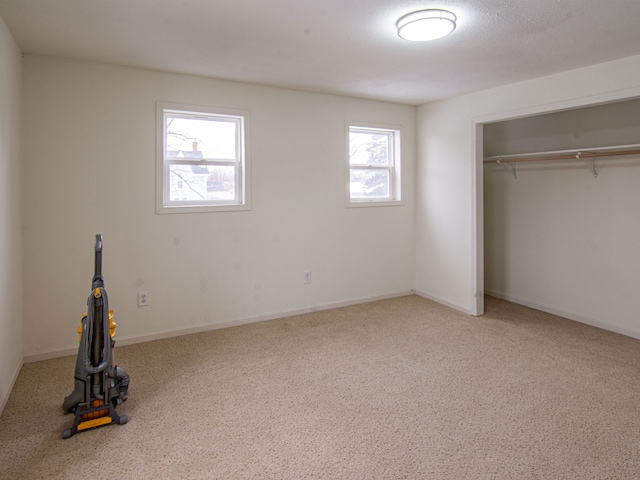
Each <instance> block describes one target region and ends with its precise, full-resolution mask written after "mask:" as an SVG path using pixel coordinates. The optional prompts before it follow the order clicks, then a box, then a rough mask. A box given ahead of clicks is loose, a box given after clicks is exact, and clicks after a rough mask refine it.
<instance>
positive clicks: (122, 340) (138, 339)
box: [24, 290, 415, 363]
mask: <svg viewBox="0 0 640 480" xmlns="http://www.w3.org/2000/svg"><path fill="white" fill-rule="evenodd" d="M414 293H415V292H414V291H413V290H409V291H405V292H398V293H393V294H389V295H376V296H371V297H362V298H356V299H352V300H347V301H343V302H336V303H327V304H324V305H317V306H314V307H306V308H300V309H296V310H289V311H286V312H280V313H272V314H266V315H256V316H252V317H246V318H240V319H237V320H231V321H228V322H222V323H214V324H200V325H196V326H193V327H188V328H176V329H170V330H164V331H161V332H157V333H152V334H150V335H137V336H131V337H118V339H117V344H116V345H117V346H125V345H134V344H136V343H145V342H152V341H155V340H164V339H165V338H172V337H180V336H183V335H192V334H194V333H202V332H208V331H211V330H219V329H222V328H229V327H238V326H240V325H248V324H250V323H258V322H265V321H268V320H275V319H277V318H286V317H293V316H295V315H303V314H305V313H313V312H319V311H322V310H331V309H333V308H341V307H348V306H350V305H358V304H361V303H369V302H375V301H378V300H387V299H389V298H398V297H406V296H407V295H413V294H414ZM77 353H78V347H77V346H75V347H70V348H64V349H60V350H52V351H49V352H42V353H37V354H35V355H26V356H25V357H24V363H31V362H39V361H42V360H50V359H52V358H59V357H66V356H69V355H76V354H77Z"/></svg>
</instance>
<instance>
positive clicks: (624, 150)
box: [484, 144, 640, 178]
mask: <svg viewBox="0 0 640 480" xmlns="http://www.w3.org/2000/svg"><path fill="white" fill-rule="evenodd" d="M623 155H640V144H633V145H617V146H612V147H601V148H584V149H573V150H556V151H550V152H535V153H521V154H515V155H496V156H492V157H485V159H484V163H485V164H491V163H497V164H500V165H502V166H504V167H505V168H506V169H507V170H509V171H510V172H511V174H512V175H513V177H514V178H518V173H517V164H518V163H533V162H543V161H563V160H564V161H567V160H582V161H583V162H585V163H586V164H587V166H588V167H589V169H590V170H591V173H593V176H594V177H597V176H598V172H597V169H596V159H598V158H604V159H607V158H610V157H619V156H623Z"/></svg>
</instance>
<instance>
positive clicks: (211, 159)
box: [156, 103, 251, 213]
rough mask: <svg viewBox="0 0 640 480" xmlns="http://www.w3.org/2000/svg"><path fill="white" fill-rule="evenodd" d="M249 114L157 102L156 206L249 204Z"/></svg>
mask: <svg viewBox="0 0 640 480" xmlns="http://www.w3.org/2000/svg"><path fill="white" fill-rule="evenodd" d="M248 119H249V114H248V112H246V111H243V110H229V109H219V108H211V107H200V106H198V107H196V106H190V105H189V106H186V105H175V104H166V103H158V107H157V123H158V139H159V142H160V144H159V145H158V167H157V193H156V197H157V198H156V212H157V213H173V212H211V211H229V210H248V209H250V207H251V204H250V200H249V188H248V179H249V161H248V152H247V145H248V142H247V138H248V135H247V131H248Z"/></svg>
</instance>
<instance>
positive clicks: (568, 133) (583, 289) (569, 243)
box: [483, 99, 640, 338]
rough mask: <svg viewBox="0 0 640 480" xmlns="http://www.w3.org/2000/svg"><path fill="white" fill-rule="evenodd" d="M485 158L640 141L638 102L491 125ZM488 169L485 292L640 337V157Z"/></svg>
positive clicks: (487, 130) (486, 134)
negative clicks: (513, 169)
mask: <svg viewBox="0 0 640 480" xmlns="http://www.w3.org/2000/svg"><path fill="white" fill-rule="evenodd" d="M483 130H484V135H483V137H484V138H483V143H484V156H485V158H487V157H495V156H507V155H519V154H530V153H531V154H535V153H537V152H548V151H558V150H572V149H584V150H588V149H592V150H593V149H597V148H598V147H600V148H602V147H610V146H617V145H633V144H639V143H640V99H633V100H628V101H624V102H617V103H610V104H604V105H596V106H591V107H586V108H581V109H575V110H567V111H561V112H554V113H549V114H544V115H537V116H533V117H527V118H520V119H515V120H508V121H503V122H496V123H491V124H486V125H484V129H483ZM597 169H598V176H597V178H594V176H593V175H592V174H591V172H590V171H589V169H588V168H587V166H585V164H584V163H582V162H580V161H579V160H577V161H576V160H574V161H558V162H532V163H522V164H519V165H518V175H517V177H518V178H517V179H514V176H513V175H512V173H510V172H509V171H508V170H507V169H506V168H504V167H503V166H502V165H499V164H487V165H485V167H484V232H485V238H484V244H485V258H484V262H485V292H486V293H487V294H489V295H495V296H498V297H502V298H506V299H509V300H511V301H514V302H516V303H521V304H524V305H528V306H531V307H534V308H537V309H540V310H544V311H548V312H551V313H556V314H559V315H562V316H564V317H567V318H571V319H574V320H578V321H582V322H584V323H588V324H592V325H596V326H599V327H603V328H606V329H609V330H613V331H617V332H619V333H623V334H626V335H630V336H633V337H636V338H640V295H638V294H637V286H638V284H640V215H639V214H638V206H640V188H639V186H640V155H626V156H621V157H616V158H610V159H607V161H606V162H604V161H601V162H598V164H597Z"/></svg>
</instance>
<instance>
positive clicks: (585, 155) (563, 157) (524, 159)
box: [484, 149, 640, 163]
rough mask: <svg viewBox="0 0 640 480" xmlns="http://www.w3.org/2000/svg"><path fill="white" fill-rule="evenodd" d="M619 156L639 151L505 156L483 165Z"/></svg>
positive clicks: (577, 151)
mask: <svg viewBox="0 0 640 480" xmlns="http://www.w3.org/2000/svg"><path fill="white" fill-rule="evenodd" d="M620 155H640V149H634V150H612V151H608V152H588V151H587V152H582V151H579V150H576V151H575V153H563V154H558V155H540V156H533V155H529V156H516V155H511V156H509V155H505V156H496V157H489V158H486V159H485V160H484V163H503V162H509V163H522V162H541V161H549V160H585V159H589V158H600V157H618V156H620Z"/></svg>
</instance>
